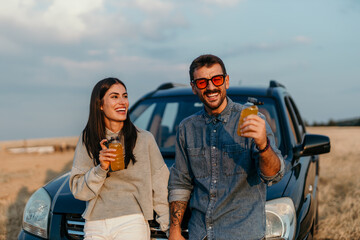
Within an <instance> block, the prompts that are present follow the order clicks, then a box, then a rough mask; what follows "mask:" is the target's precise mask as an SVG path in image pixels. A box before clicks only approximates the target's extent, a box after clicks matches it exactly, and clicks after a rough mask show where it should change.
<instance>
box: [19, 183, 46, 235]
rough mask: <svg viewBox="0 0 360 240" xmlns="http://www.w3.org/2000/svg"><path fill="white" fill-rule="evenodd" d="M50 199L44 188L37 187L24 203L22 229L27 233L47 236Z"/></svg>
mask: <svg viewBox="0 0 360 240" xmlns="http://www.w3.org/2000/svg"><path fill="white" fill-rule="evenodd" d="M50 205H51V199H50V196H49V194H48V193H47V192H46V191H45V189H43V188H40V189H38V190H37V191H36V192H35V193H34V194H33V195H32V196H31V197H30V199H29V201H28V202H27V203H26V206H25V210H24V217H23V229H24V230H25V231H27V232H29V233H32V234H34V235H37V236H40V237H42V238H47V235H48V231H47V229H48V219H49V212H50Z"/></svg>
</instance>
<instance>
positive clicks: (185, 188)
mask: <svg viewBox="0 0 360 240" xmlns="http://www.w3.org/2000/svg"><path fill="white" fill-rule="evenodd" d="M175 150H176V158H175V164H174V165H173V166H172V167H171V169H170V178H169V184H168V190H169V202H173V201H185V202H187V201H188V200H189V199H190V194H191V192H192V190H193V187H194V186H193V183H192V178H191V176H190V173H189V164H188V159H187V154H186V150H185V148H184V136H183V131H182V128H181V125H180V126H179V131H178V133H177V136H176V143H175Z"/></svg>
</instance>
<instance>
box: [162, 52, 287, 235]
mask: <svg viewBox="0 0 360 240" xmlns="http://www.w3.org/2000/svg"><path fill="white" fill-rule="evenodd" d="M189 73H190V80H191V83H190V84H191V87H192V91H193V93H194V94H196V95H198V97H199V98H200V100H201V101H202V102H203V103H204V109H203V110H202V111H200V112H198V113H196V114H194V115H192V116H190V117H188V118H186V119H184V120H183V121H182V122H181V123H180V125H179V130H178V133H177V141H176V160H175V164H174V166H173V167H172V168H171V172H170V179H169V187H168V188H169V202H170V216H171V225H170V232H169V239H173V240H174V239H176V240H179V239H184V238H183V237H182V236H181V222H182V218H183V216H184V212H185V209H186V207H187V203H188V200H189V199H190V209H191V218H190V221H189V238H190V239H191V240H192V239H194V240H203V239H207V240H213V239H216V240H219V239H224V240H231V239H236V240H238V239H246V240H249V239H262V238H264V236H265V222H266V217H265V201H266V184H271V183H273V182H276V181H279V180H280V179H281V177H282V175H283V172H284V160H283V158H282V156H281V154H280V151H279V150H278V149H277V148H276V147H275V140H274V136H273V133H272V131H271V129H270V127H269V125H268V124H267V123H266V121H265V120H264V119H265V118H264V116H263V115H262V114H259V115H249V116H248V117H247V118H245V120H244V123H243V124H242V126H241V136H239V135H238V134H237V125H238V121H239V117H240V112H241V110H242V107H243V106H242V105H241V104H238V103H234V102H233V101H232V100H231V99H230V98H228V97H227V96H226V89H228V88H229V76H228V75H227V74H226V69H225V66H224V63H223V62H222V60H221V59H220V58H218V57H216V56H214V55H202V56H199V57H198V58H196V59H195V60H194V61H193V62H192V64H191V66H190V71H189Z"/></svg>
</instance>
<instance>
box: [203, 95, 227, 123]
mask: <svg viewBox="0 0 360 240" xmlns="http://www.w3.org/2000/svg"><path fill="white" fill-rule="evenodd" d="M226 99H227V105H226V107H225V109H224V110H223V111H222V112H221V113H220V114H219V115H217V116H214V115H210V114H208V113H207V112H206V110H205V108H204V109H203V111H204V113H203V116H204V118H205V122H206V124H209V123H211V122H214V123H215V122H217V121H219V122H224V123H226V122H228V121H229V118H230V113H231V109H232V108H233V106H234V102H233V101H232V100H231V99H230V98H229V97H226Z"/></svg>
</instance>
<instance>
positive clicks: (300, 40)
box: [294, 36, 312, 44]
mask: <svg viewBox="0 0 360 240" xmlns="http://www.w3.org/2000/svg"><path fill="white" fill-rule="evenodd" d="M294 41H295V42H297V43H302V44H309V43H311V42H312V39H311V38H309V37H306V36H296V37H295V38H294Z"/></svg>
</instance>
